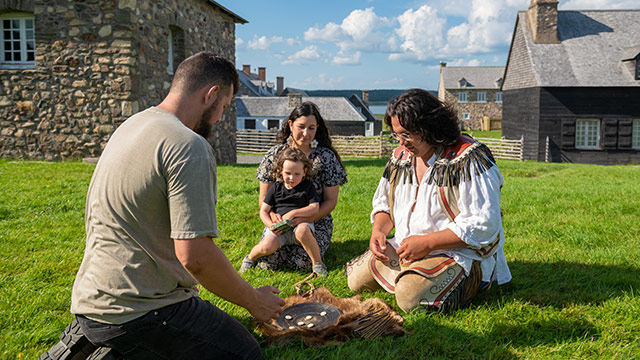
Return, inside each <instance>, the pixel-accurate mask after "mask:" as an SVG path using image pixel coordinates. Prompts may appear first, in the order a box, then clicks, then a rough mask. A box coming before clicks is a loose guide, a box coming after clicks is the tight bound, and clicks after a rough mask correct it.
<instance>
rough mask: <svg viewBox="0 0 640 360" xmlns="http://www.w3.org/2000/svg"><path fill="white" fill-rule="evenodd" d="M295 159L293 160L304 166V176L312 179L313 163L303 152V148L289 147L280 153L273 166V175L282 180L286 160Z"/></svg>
mask: <svg viewBox="0 0 640 360" xmlns="http://www.w3.org/2000/svg"><path fill="white" fill-rule="evenodd" d="M287 160H289V161H293V162H298V161H299V162H301V163H302V165H303V167H304V178H305V179H311V177H313V165H312V164H311V160H309V158H308V157H307V155H305V154H304V152H302V150H299V149H296V148H292V147H287V148H286V149H284V151H282V152H281V153H280V155H278V157H277V158H276V166H274V167H273V173H272V174H271V176H273V177H274V178H276V179H278V180H279V181H282V168H283V167H284V162H285V161H287Z"/></svg>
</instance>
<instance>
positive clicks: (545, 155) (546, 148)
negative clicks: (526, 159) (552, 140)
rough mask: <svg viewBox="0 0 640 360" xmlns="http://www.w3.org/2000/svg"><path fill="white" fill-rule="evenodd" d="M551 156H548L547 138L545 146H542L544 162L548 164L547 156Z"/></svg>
mask: <svg viewBox="0 0 640 360" xmlns="http://www.w3.org/2000/svg"><path fill="white" fill-rule="evenodd" d="M550 155H551V154H549V137H548V136H547V140H546V141H545V146H544V162H549V156H550Z"/></svg>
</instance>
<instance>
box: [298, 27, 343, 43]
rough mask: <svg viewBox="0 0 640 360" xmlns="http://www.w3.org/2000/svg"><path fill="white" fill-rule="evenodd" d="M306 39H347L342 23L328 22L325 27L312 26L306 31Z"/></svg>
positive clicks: (325, 40)
mask: <svg viewBox="0 0 640 360" xmlns="http://www.w3.org/2000/svg"><path fill="white" fill-rule="evenodd" d="M304 39H305V40H307V41H317V42H338V41H343V40H345V39H346V37H345V35H344V33H343V32H342V29H341V27H340V25H338V24H336V23H332V22H330V23H328V24H327V25H325V27H324V28H322V29H319V28H317V27H311V28H309V29H308V30H307V31H305V32H304Z"/></svg>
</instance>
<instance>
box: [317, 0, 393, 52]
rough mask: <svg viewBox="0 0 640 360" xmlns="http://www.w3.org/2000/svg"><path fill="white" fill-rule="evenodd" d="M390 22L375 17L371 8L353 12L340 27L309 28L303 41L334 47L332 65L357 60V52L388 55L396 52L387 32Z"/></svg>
mask: <svg viewBox="0 0 640 360" xmlns="http://www.w3.org/2000/svg"><path fill="white" fill-rule="evenodd" d="M392 24H393V22H392V21H391V20H389V19H387V18H386V17H381V16H378V15H376V13H375V12H374V10H373V8H372V7H371V8H367V9H364V10H360V9H357V10H353V11H352V12H351V13H350V14H349V15H348V16H347V17H346V18H344V19H343V20H342V23H341V24H339V25H338V24H336V23H333V22H330V23H328V24H326V25H325V26H324V27H317V26H316V27H311V28H309V29H308V30H307V31H305V33H304V39H305V40H306V41H314V42H327V43H335V44H336V45H337V46H338V47H339V48H340V53H339V55H338V56H336V58H334V62H336V60H337V61H339V62H344V61H347V59H351V60H350V61H353V60H354V59H358V61H359V58H360V55H359V54H358V52H389V51H392V50H394V49H396V48H397V45H396V42H395V39H393V37H390V36H389V34H388V31H386V32H385V31H384V28H388V27H390V26H391V25H392Z"/></svg>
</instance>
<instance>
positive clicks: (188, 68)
mask: <svg viewBox="0 0 640 360" xmlns="http://www.w3.org/2000/svg"><path fill="white" fill-rule="evenodd" d="M213 85H218V86H219V87H220V88H221V89H222V90H227V89H228V88H229V86H233V93H234V94H237V93H238V73H237V72H236V68H235V65H233V63H232V62H230V61H229V60H227V59H225V58H223V57H221V56H218V55H216V54H214V53H211V52H208V51H202V52H199V53H197V54H194V55H191V56H189V57H188V58H186V59H184V60H183V61H182V62H181V63H180V65H178V68H177V69H176V72H175V74H174V75H173V82H172V83H171V89H172V90H178V91H180V92H182V93H185V94H193V93H194V92H196V91H198V90H200V89H202V88H203V87H205V86H213Z"/></svg>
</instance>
